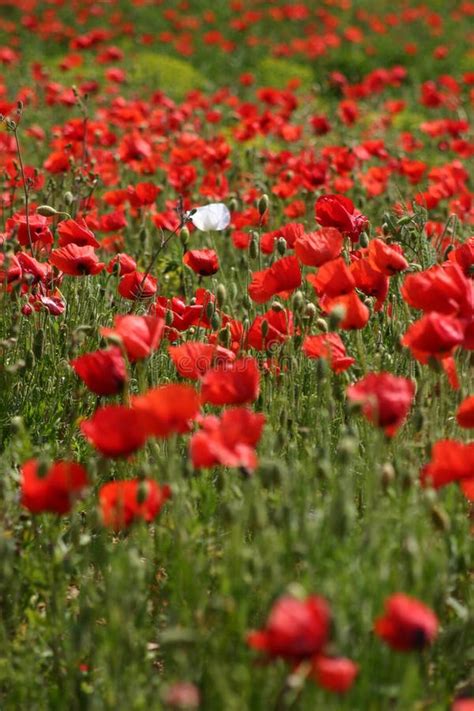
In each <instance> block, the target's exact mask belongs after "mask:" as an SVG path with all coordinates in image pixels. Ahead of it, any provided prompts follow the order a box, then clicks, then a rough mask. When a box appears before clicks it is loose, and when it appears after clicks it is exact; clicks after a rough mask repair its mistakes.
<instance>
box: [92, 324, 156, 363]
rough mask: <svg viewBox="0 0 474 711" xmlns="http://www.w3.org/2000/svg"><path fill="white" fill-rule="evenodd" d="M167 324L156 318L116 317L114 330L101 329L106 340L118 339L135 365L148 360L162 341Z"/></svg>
mask: <svg viewBox="0 0 474 711" xmlns="http://www.w3.org/2000/svg"><path fill="white" fill-rule="evenodd" d="M164 325H165V322H164V319H162V318H159V317H156V316H133V315H126V316H115V319H114V328H101V329H100V333H101V335H102V336H104V337H105V338H118V339H119V340H120V341H121V343H122V344H123V347H124V348H125V351H126V353H127V358H128V359H129V360H130V361H131V362H132V363H133V362H135V361H137V360H141V359H142V358H148V356H149V355H151V353H153V351H155V350H156V349H157V348H158V346H159V344H160V340H161V336H162V333H163V328H164Z"/></svg>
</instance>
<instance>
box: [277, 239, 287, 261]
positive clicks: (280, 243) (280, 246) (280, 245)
mask: <svg viewBox="0 0 474 711" xmlns="http://www.w3.org/2000/svg"><path fill="white" fill-rule="evenodd" d="M276 248H277V252H278V254H280V255H281V256H282V257H283V255H284V254H285V252H286V239H285V238H284V237H278V239H277V242H276Z"/></svg>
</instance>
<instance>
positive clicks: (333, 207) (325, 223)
mask: <svg viewBox="0 0 474 711" xmlns="http://www.w3.org/2000/svg"><path fill="white" fill-rule="evenodd" d="M314 209H315V213H316V221H317V222H318V223H319V224H320V225H322V227H335V228H336V229H338V230H339V231H340V232H342V234H343V235H344V236H345V237H349V238H350V240H351V241H352V242H357V240H358V239H359V235H360V233H361V232H363V231H364V230H365V229H366V228H367V226H368V220H367V218H366V217H365V216H364V215H362V214H361V213H360V212H358V211H357V210H356V209H355V207H354V203H353V202H352V200H349V198H347V197H345V196H344V195H321V197H319V198H318V199H317V200H316V204H315V207H314Z"/></svg>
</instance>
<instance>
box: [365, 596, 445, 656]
mask: <svg viewBox="0 0 474 711" xmlns="http://www.w3.org/2000/svg"><path fill="white" fill-rule="evenodd" d="M374 631H375V634H376V635H378V636H379V637H380V638H381V639H383V641H384V642H386V643H387V644H388V645H389V647H392V648H393V649H395V650H397V651H398V652H409V651H412V650H421V649H424V648H425V647H427V646H428V645H430V644H432V642H433V641H434V639H435V637H436V635H437V634H438V619H437V617H436V615H435V614H434V612H433V611H432V610H430V608H429V607H427V606H426V605H424V604H423V603H422V602H420V601H419V600H417V599H416V598H414V597H409V596H408V595H405V594H403V593H396V594H394V595H392V596H391V597H389V598H388V599H387V600H386V602H385V614H384V615H383V616H382V617H379V618H378V619H377V620H376V621H375V624H374Z"/></svg>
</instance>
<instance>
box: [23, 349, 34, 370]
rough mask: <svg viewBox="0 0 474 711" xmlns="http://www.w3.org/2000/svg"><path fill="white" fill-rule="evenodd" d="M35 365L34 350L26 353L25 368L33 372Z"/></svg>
mask: <svg viewBox="0 0 474 711" xmlns="http://www.w3.org/2000/svg"><path fill="white" fill-rule="evenodd" d="M34 365H35V354H34V353H33V351H32V350H29V351H27V352H26V355H25V366H26V367H27V368H28V370H32V368H34Z"/></svg>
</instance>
